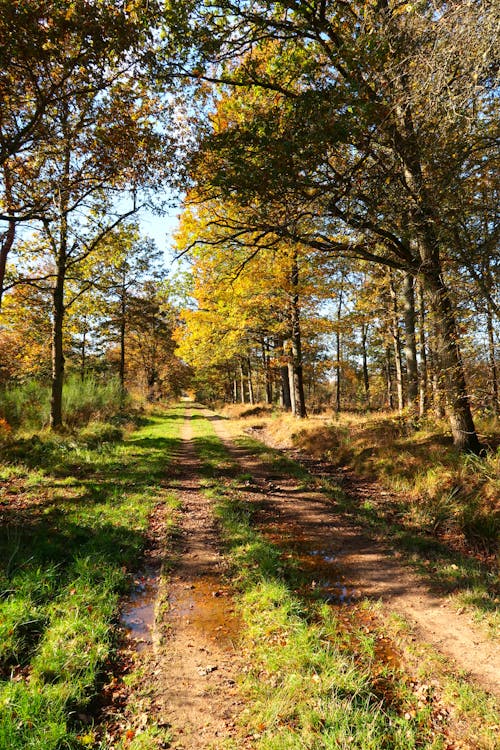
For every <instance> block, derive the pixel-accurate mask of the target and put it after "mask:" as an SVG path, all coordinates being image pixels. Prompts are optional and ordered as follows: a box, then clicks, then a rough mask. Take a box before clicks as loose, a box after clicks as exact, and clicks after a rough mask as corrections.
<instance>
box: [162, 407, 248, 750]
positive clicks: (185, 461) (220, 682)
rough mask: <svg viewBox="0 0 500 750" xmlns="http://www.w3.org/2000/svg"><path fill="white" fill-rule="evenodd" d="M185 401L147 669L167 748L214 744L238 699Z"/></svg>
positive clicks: (230, 616) (225, 606)
mask: <svg viewBox="0 0 500 750" xmlns="http://www.w3.org/2000/svg"><path fill="white" fill-rule="evenodd" d="M199 417H200V414H199V413H197V412H196V413H194V414H193V410H192V409H190V408H189V407H187V409H186V420H185V422H184V424H183V428H182V434H181V436H182V445H181V448H180V451H179V453H178V455H177V456H176V467H177V468H176V471H175V473H174V475H173V481H172V482H171V487H172V489H173V490H174V491H175V494H176V497H177V499H178V500H179V501H180V503H181V514H180V515H181V519H180V528H179V530H178V532H177V534H176V541H175V542H174V546H175V547H176V548H175V550H174V551H175V554H176V560H175V563H174V566H173V570H172V572H171V574H170V575H167V580H166V581H165V582H164V583H163V584H162V585H163V586H165V588H166V592H164V593H163V597H162V601H163V602H165V603H166V605H167V606H165V607H164V608H163V611H159V612H157V615H156V626H155V633H154V642H155V649H154V653H153V654H150V655H149V656H148V661H149V663H148V665H147V675H149V678H148V677H147V679H149V680H150V683H151V684H154V694H155V701H154V702H155V713H156V714H157V716H158V717H159V719H160V724H161V725H162V726H167V725H168V726H170V729H171V735H172V741H171V743H170V744H169V745H168V746H169V747H170V748H171V749H172V750H195V748H196V750H202V749H204V748H217V747H218V746H219V743H220V742H221V741H223V740H226V741H227V738H228V737H231V736H233V735H234V733H235V721H234V717H235V715H236V714H237V713H238V711H239V710H240V709H239V706H240V700H239V697H238V688H237V686H236V674H237V673H238V668H239V661H238V656H237V654H236V652H235V643H236V639H237V632H238V625H239V623H238V620H237V616H236V615H235V612H234V606H233V601H232V597H231V592H230V591H229V590H228V588H227V585H226V584H225V580H224V573H225V571H226V565H225V561H224V558H223V556H222V554H221V549H220V546H221V545H220V538H219V534H218V531H217V526H216V522H215V520H214V517H213V513H212V510H211V507H210V502H209V500H208V499H207V498H206V496H205V495H204V494H203V492H202V491H201V490H200V476H201V464H200V461H199V459H198V457H197V455H196V451H195V446H194V441H193V429H192V424H193V419H196V418H199Z"/></svg>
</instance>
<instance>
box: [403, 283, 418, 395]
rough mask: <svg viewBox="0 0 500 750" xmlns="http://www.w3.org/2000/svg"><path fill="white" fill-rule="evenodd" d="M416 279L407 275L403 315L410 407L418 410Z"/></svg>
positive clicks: (404, 284) (404, 285)
mask: <svg viewBox="0 0 500 750" xmlns="http://www.w3.org/2000/svg"><path fill="white" fill-rule="evenodd" d="M414 283H415V277H414V276H413V275H412V274H410V273H405V275H404V282H403V300H404V303H403V314H404V322H405V357H406V376H407V377H406V380H407V395H408V406H409V407H410V408H411V409H415V410H416V406H417V398H418V367H417V340H416V336H415V291H414Z"/></svg>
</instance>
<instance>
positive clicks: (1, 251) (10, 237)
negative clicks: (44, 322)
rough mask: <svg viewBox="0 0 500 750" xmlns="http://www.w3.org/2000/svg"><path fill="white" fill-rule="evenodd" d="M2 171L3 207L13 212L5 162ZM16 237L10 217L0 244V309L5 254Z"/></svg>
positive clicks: (3, 283) (9, 181) (10, 181)
mask: <svg viewBox="0 0 500 750" xmlns="http://www.w3.org/2000/svg"><path fill="white" fill-rule="evenodd" d="M3 171H4V187H5V198H4V202H5V207H6V209H7V211H8V212H9V213H12V212H13V205H12V177H11V172H10V169H9V167H8V165H7V163H5V164H4V165H3ZM15 237H16V222H15V221H14V220H13V219H11V220H10V221H9V222H8V223H7V230H6V232H4V234H3V236H2V240H1V244H0V310H1V309H2V298H3V293H4V285H5V270H6V267H7V256H8V254H9V252H10V251H11V249H12V246H13V244H14V239H15Z"/></svg>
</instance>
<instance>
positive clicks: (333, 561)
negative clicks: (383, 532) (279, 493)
mask: <svg viewBox="0 0 500 750" xmlns="http://www.w3.org/2000/svg"><path fill="white" fill-rule="evenodd" d="M262 530H263V532H264V535H265V536H266V538H267V539H268V540H269V541H270V542H272V543H273V544H275V545H276V546H277V547H279V548H280V549H281V550H283V551H282V556H283V557H284V558H285V559H286V560H287V561H288V562H291V563H292V564H294V565H295V566H296V567H297V569H298V570H299V572H300V573H301V575H302V576H303V577H304V579H305V582H304V585H303V587H302V588H303V592H304V593H307V592H311V591H315V592H316V595H319V597H320V598H321V599H323V601H325V602H327V603H328V604H355V603H356V602H358V601H359V599H360V598H361V593H360V592H359V591H358V590H357V589H356V588H355V586H354V585H353V584H352V583H351V582H350V581H348V580H347V579H346V575H345V573H344V570H343V568H342V562H341V558H342V550H341V549H337V548H334V547H326V546H321V540H320V541H318V539H311V538H308V537H306V536H304V534H303V533H301V532H300V531H299V530H298V529H294V528H293V527H291V526H290V524H286V525H281V524H280V523H271V524H266V525H265V526H263V527H262Z"/></svg>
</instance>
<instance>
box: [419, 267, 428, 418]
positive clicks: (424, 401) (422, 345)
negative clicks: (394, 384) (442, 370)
mask: <svg viewBox="0 0 500 750" xmlns="http://www.w3.org/2000/svg"><path fill="white" fill-rule="evenodd" d="M418 300H419V331H418V341H419V349H420V381H419V388H420V397H419V414H420V416H421V417H423V416H424V415H425V414H426V413H427V408H428V397H427V387H428V379H429V375H428V369H427V347H426V342H425V298H424V288H423V286H422V284H421V283H420V282H419V283H418Z"/></svg>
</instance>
